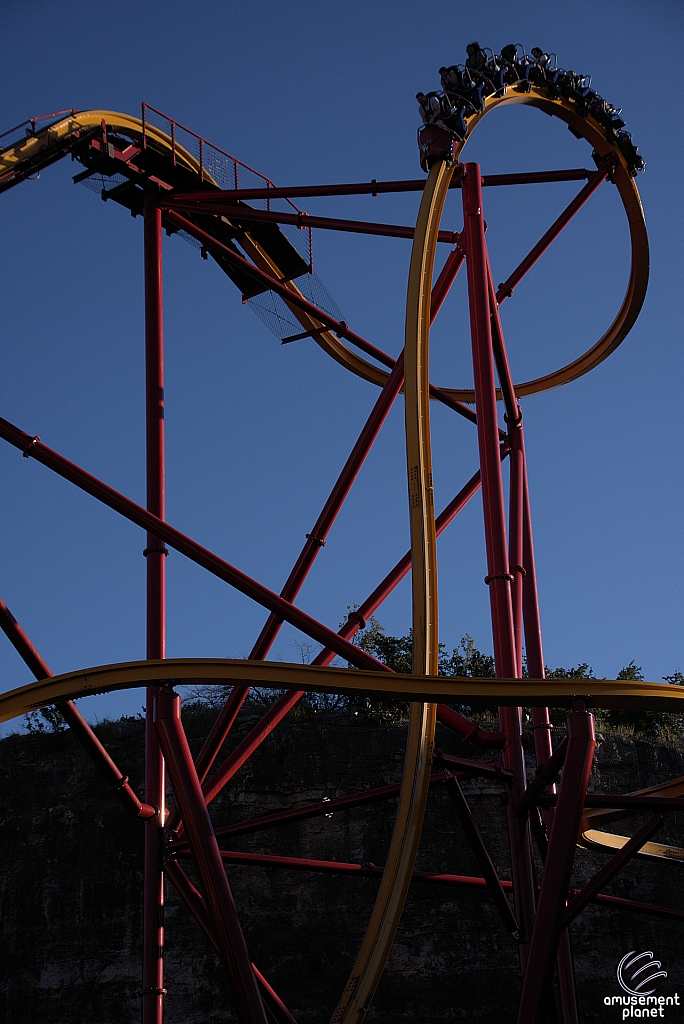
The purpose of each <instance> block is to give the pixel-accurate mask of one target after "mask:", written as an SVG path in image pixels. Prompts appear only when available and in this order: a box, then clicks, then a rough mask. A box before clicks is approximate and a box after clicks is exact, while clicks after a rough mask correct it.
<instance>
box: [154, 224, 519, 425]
mask: <svg viewBox="0 0 684 1024" xmlns="http://www.w3.org/2000/svg"><path fill="white" fill-rule="evenodd" d="M166 216H167V219H168V220H170V221H171V223H172V224H175V225H176V227H178V228H180V229H181V230H182V231H186V232H187V233H188V234H189V235H192V237H193V238H196V239H197V241H198V242H201V243H202V245H204V246H205V247H206V248H207V249H209V250H210V251H211V250H215V251H216V252H218V253H220V254H221V256H222V257H224V259H226V260H227V261H228V263H232V264H233V266H235V267H240V269H241V270H243V271H244V272H245V273H247V274H249V275H250V276H251V277H253V278H254V280H255V281H259V282H260V283H261V284H263V285H264V286H265V287H267V288H268V289H269V290H270V291H273V292H275V293H276V294H277V295H280V297H281V298H283V299H284V300H285V301H286V302H288V303H289V304H290V305H291V306H296V307H297V309H301V310H303V311H304V312H305V313H308V314H309V316H312V317H315V318H316V319H317V320H318V321H319V322H320V323H322V324H323V326H324V327H325V328H326V329H327V330H329V331H332V332H333V333H334V334H336V335H337V337H338V338H341V339H344V340H346V341H349V342H351V344H352V345H355V346H356V348H358V349H360V350H361V351H362V352H365V353H366V355H368V356H370V357H371V358H372V359H376V360H377V361H378V362H379V363H382V364H383V365H384V366H388V367H389V368H390V369H393V367H394V364H395V360H394V359H393V358H392V356H389V355H387V353H386V352H383V351H382V350H381V349H379V348H376V346H375V345H372V344H371V343H370V342H369V341H366V339H365V338H362V337H361V335H360V334H356V333H355V332H354V331H351V330H350V329H349V326H348V325H347V324H346V323H345V322H344V321H342V320H335V318H334V317H332V316H330V315H329V314H328V313H326V312H325V311H324V310H322V309H319V307H318V306H314V305H313V303H311V302H308V301H307V299H305V298H304V297H303V296H302V295H298V294H296V293H295V292H292V291H290V289H289V288H287V287H286V285H284V284H282V283H281V282H280V281H278V280H276V278H275V277H271V275H270V274H266V273H264V271H263V270H259V268H258V267H255V266H254V264H253V263H250V262H249V261H248V260H246V259H244V258H243V257H242V256H240V255H238V253H235V252H233V250H232V249H229V248H228V246H227V245H223V244H222V243H221V242H218V241H217V240H216V239H215V238H214V237H213V236H212V235H209V234H207V232H206V231H202V229H201V228H198V227H197V226H196V225H195V224H193V223H192V221H189V220H188V219H187V218H186V217H181V215H180V214H178V213H176V212H175V211H174V210H169V211H168V212H167V214H166ZM430 397H431V398H434V399H436V400H437V401H438V402H441V403H442V404H443V405H446V406H447V407H448V408H449V409H453V411H454V412H457V413H458V414H459V416H463V417H464V418H465V419H467V420H470V422H471V423H475V421H476V417H475V413H474V412H473V410H472V409H470V408H468V406H467V405H465V404H464V403H463V402H458V401H456V399H454V398H451V397H450V396H449V395H447V394H446V393H445V392H444V391H442V390H441V388H437V387H435V386H434V384H431V385H430ZM502 437H503V434H502Z"/></svg>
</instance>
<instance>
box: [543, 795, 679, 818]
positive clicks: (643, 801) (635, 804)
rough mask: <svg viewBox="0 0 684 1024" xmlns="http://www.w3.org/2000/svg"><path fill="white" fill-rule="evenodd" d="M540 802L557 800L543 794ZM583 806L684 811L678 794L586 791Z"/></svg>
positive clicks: (549, 804) (554, 801) (555, 801)
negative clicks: (638, 794) (644, 794)
mask: <svg viewBox="0 0 684 1024" xmlns="http://www.w3.org/2000/svg"><path fill="white" fill-rule="evenodd" d="M540 802H541V803H544V804H546V805H548V806H549V807H554V806H555V805H556V803H557V802H558V797H556V796H543V797H542V798H541V800H540ZM584 806H585V807H606V808H623V809H624V810H628V811H634V813H635V814H638V813H639V811H660V812H661V813H664V812H666V811H684V797H680V796H633V795H632V794H631V793H625V794H624V795H622V796H621V795H620V794H619V793H617V794H616V793H587V795H586V796H585V798H584Z"/></svg>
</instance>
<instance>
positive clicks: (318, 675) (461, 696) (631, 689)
mask: <svg viewBox="0 0 684 1024" xmlns="http://www.w3.org/2000/svg"><path fill="white" fill-rule="evenodd" d="M194 682H202V683H206V684H207V685H212V684H216V685H218V684H221V683H230V684H231V685H235V686H264V687H268V688H270V689H280V688H283V689H292V690H305V691H306V692H310V693H348V694H356V695H365V696H368V697H384V698H392V699H396V700H409V701H419V700H425V701H432V702H435V701H436V702H446V703H455V704H471V705H474V706H476V707H477V706H480V707H487V706H491V705H492V704H496V705H501V706H502V707H518V706H519V705H520V704H522V705H524V706H525V707H547V706H551V707H559V706H564V705H569V703H570V701H571V700H572V699H573V698H574V697H585V698H586V699H587V701H588V703H589V704H591V705H592V706H593V707H597V708H630V709H634V710H639V711H673V712H682V711H684V687H682V686H673V685H672V684H670V683H651V682H644V681H643V680H638V679H471V678H458V677H450V676H429V675H413V674H412V675H408V674H406V675H404V674H403V673H396V674H395V673H390V672H370V671H367V670H365V669H354V670H353V671H349V670H348V669H345V668H321V667H319V666H317V665H289V664H287V663H285V662H280V661H277V662H276V661H244V660H242V659H238V660H231V659H226V658H168V659H165V660H164V661H127V662H123V663H120V664H116V665H94V666H93V667H92V668H84V669H78V670H77V671H74V672H65V673H63V674H62V675H58V676H50V677H49V678H48V679H40V680H38V682H35V683H29V684H28V685H27V686H20V687H18V688H17V689H14V690H8V691H7V692H5V693H2V694H0V722H9V721H11V720H12V719H13V718H18V717H19V716H20V715H25V714H28V712H30V711H35V710H37V709H38V708H42V707H46V706H47V705H48V704H54V703H57V702H59V701H63V700H70V699H73V700H78V699H79V698H80V697H89V696H92V695H94V694H97V693H109V692H111V691H113V690H130V689H131V688H133V687H136V686H154V685H155V684H158V685H170V686H173V685H176V684H178V685H179V686H180V685H184V684H189V683H194ZM670 795H674V794H670ZM593 813H595V814H604V813H608V812H605V811H603V810H601V811H595V812H593Z"/></svg>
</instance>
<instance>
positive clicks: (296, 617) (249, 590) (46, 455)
mask: <svg viewBox="0 0 684 1024" xmlns="http://www.w3.org/2000/svg"><path fill="white" fill-rule="evenodd" d="M0 437H2V438H4V439H5V440H6V441H8V442H9V443H10V444H12V445H14V447H15V448H18V449H19V450H20V451H22V452H24V453H25V454H26V455H27V457H31V458H34V459H36V461H37V462H40V463H41V464H42V465H44V466H47V467H48V469H52V470H53V471H54V472H55V473H57V474H58V475H59V476H61V477H64V479H65V480H69V481H70V482H71V483H73V484H75V485H76V486H77V487H80V488H81V490H83V491H85V492H86V493H87V494H91V495H92V496H93V497H94V498H97V499H98V501H101V502H102V503H103V504H104V505H108V506H109V508H112V509H114V511H115V512H118V513H120V515H122V516H124V518H126V519H128V520H130V521H131V522H132V523H135V524H136V526H140V527H142V529H144V530H147V531H148V532H151V533H154V534H155V535H156V536H157V537H159V538H161V540H162V541H163V542H164V543H165V544H168V545H169V546H170V547H172V548H174V549H175V550H176V551H179V552H180V553H181V554H183V555H185V556H186V557H187V558H189V559H191V560H192V561H193V562H195V563H196V564H197V565H201V566H202V568H204V569H207V570H208V571H209V572H211V573H212V574H213V575H214V576H217V577H218V578H219V579H222V580H223V581H224V582H225V583H229V584H230V585H231V586H232V587H235V589H236V590H238V591H240V593H242V594H244V595H245V596H246V597H249V598H251V599H252V600H253V601H256V602H257V604H261V605H263V607H264V608H267V609H268V610H269V611H275V612H276V614H278V615H280V616H282V618H283V619H284V620H285V622H289V623H290V624H291V625H293V626H295V628H296V629H300V630H301V631H302V632H303V633H306V634H307V636H310V637H311V638H312V639H313V640H317V641H318V642H319V643H321V644H323V645H324V646H326V647H330V648H331V650H333V651H334V652H335V654H339V656H340V657H341V658H344V659H345V660H346V661H349V662H351V663H352V664H353V665H356V666H357V667H358V668H368V669H371V670H377V671H381V672H390V671H391V669H388V667H387V666H386V665H383V664H382V662H380V661H377V660H376V659H375V658H373V657H372V656H371V655H370V654H366V652H365V651H362V650H360V649H359V648H358V647H355V646H354V645H353V644H350V643H348V641H346V640H345V639H343V638H342V637H341V636H340V635H339V634H337V633H335V632H333V630H332V629H329V628H328V627H327V626H324V625H323V624H322V623H320V622H318V621H317V620H316V619H314V618H312V617H311V616H310V615H307V613H306V612H303V611H301V610H300V609H299V608H296V607H295V606H294V605H292V604H290V603H289V602H288V601H285V600H283V598H282V597H280V596H279V595H278V594H274V593H273V591H272V590H269V589H268V588H267V587H265V586H263V584H261V583H258V582H257V581H256V580H254V579H252V578H251V576H248V575H247V574H246V573H244V572H242V571H241V570H240V569H237V568H236V567H235V566H233V565H230V563H229V562H225V561H224V560H223V559H222V558H219V557H218V555H215V554H214V553H213V552H212V551H208V550H207V549H206V548H203V547H202V546H201V545H200V544H198V543H197V542H196V541H194V540H191V539H190V538H189V537H186V536H185V535H184V534H183V533H181V532H180V530H176V529H174V527H173V526H170V525H169V524H168V523H166V522H163V521H162V520H161V519H158V518H157V517H156V516H154V515H152V513H151V512H148V511H147V510H146V509H144V508H141V507H140V505H136V503H135V502H133V501H131V500H130V499H129V498H126V497H124V495H123V494H120V493H119V492H118V491H115V490H114V488H113V487H109V485H108V484H105V483H103V482H102V481H101V480H98V479H97V477H94V476H91V475H90V473H87V472H86V471H85V470H84V469H81V468H80V466H76V465H74V463H73V462H69V460H68V459H65V458H64V457H63V456H62V455H59V454H58V453H57V452H55V451H53V450H52V449H51V448H48V447H47V445H44V444H42V443H41V441H40V440H39V439H38V438H37V437H31V436H30V434H26V433H24V431H23V430H20V429H19V427H16V426H14V424H12V423H9V422H8V421H7V420H5V419H2V418H1V417H0Z"/></svg>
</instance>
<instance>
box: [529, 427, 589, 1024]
mask: <svg viewBox="0 0 684 1024" xmlns="http://www.w3.org/2000/svg"><path fill="white" fill-rule="evenodd" d="M521 441H522V456H523V459H522V463H523V560H522V564H523V566H524V568H525V573H524V575H523V579H522V611H523V623H524V632H525V654H526V655H527V670H528V672H529V674H530V676H531V678H532V679H543V678H544V677H545V675H546V668H545V665H544V650H543V645H542V635H541V622H540V618H539V598H538V593H537V569H536V564H535V560H534V541H533V538H532V518H531V513H530V489H529V480H528V476H527V457H526V454H525V438H524V434H523V435H522V436H521ZM532 731H533V736H534V752H535V758H536V761H537V765H542V764H546V763H547V762H548V761H549V760H550V759H551V757H552V755H553V744H552V743H551V719H550V718H549V709H548V708H532ZM564 742H565V741H564ZM548 791H549V792H550V793H555V791H556V787H555V786H554V785H552V786H549V787H548ZM542 821H543V823H544V826H545V828H546V829H547V832H550V831H551V824H552V822H553V811H552V810H551V809H547V810H545V811H543V812H542ZM557 967H558V986H559V989H560V999H561V1009H562V1011H563V1021H564V1024H579V1013H578V1009H577V992H576V987H575V968H574V964H573V959H572V948H571V944H570V932H569V931H568V929H567V928H564V929H563V931H562V932H561V936H560V941H559V944H558V958H557Z"/></svg>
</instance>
